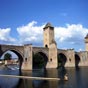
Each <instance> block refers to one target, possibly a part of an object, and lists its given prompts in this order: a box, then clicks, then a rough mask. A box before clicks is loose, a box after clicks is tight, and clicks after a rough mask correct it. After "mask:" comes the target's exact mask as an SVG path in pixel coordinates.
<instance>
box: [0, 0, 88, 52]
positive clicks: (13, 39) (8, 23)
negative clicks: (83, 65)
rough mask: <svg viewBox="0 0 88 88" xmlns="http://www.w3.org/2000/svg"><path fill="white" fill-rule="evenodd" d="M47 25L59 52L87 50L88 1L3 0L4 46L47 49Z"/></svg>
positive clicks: (0, 0) (1, 40)
mask: <svg viewBox="0 0 88 88" xmlns="http://www.w3.org/2000/svg"><path fill="white" fill-rule="evenodd" d="M47 22H50V23H51V24H52V26H54V30H55V40H56V42H57V47H58V48H59V49H71V48H74V50H75V51H81V50H82V51H84V50H85V43H84V37H85V36H86V34H87V33H88V0H0V44H15V45H21V44H33V46H43V27H44V26H45V24H46V23H47Z"/></svg>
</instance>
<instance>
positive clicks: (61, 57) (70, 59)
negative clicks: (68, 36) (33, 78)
mask: <svg viewBox="0 0 88 88" xmlns="http://www.w3.org/2000/svg"><path fill="white" fill-rule="evenodd" d="M43 38H44V39H43V40H44V41H43V42H44V47H33V46H32V45H31V44H26V45H22V46H16V45H0V57H1V56H2V55H3V54H4V53H5V52H6V51H8V50H10V51H12V52H14V53H15V54H16V55H17V56H18V58H19V61H20V68H21V69H22V70H32V68H33V65H34V63H33V61H34V58H35V60H36V57H34V56H36V54H37V55H40V56H41V58H43V60H44V61H45V62H46V63H45V64H44V66H45V67H46V68H57V67H58V66H65V67H75V66H88V34H87V36H86V37H85V46H86V48H85V50H86V51H80V52H75V51H74V49H66V50H62V49H58V48H57V43H56V41H55V38H54V27H53V26H52V25H51V24H50V23H47V24H46V25H45V27H44V28H43ZM37 60H38V58H37ZM37 60H36V61H37Z"/></svg>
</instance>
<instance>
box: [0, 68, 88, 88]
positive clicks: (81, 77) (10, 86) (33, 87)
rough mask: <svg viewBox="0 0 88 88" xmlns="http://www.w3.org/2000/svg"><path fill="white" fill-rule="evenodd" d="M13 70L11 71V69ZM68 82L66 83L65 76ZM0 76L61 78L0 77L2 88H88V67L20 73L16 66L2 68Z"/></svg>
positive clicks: (0, 87) (0, 86)
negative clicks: (48, 78)
mask: <svg viewBox="0 0 88 88" xmlns="http://www.w3.org/2000/svg"><path fill="white" fill-rule="evenodd" d="M10 68H11V69H10ZM66 73H67V74H68V81H64V80H63V77H64V74H66ZM0 74H9V75H25V76H35V77H36V76H37V77H53V78H61V79H62V80H60V81H55V80H54V81H52V80H50V81H47V80H30V79H19V78H6V77H0V88H88V67H81V68H79V69H75V68H66V69H62V68H60V69H47V70H43V69H42V70H33V71H25V72H21V73H20V72H19V69H18V68H17V67H16V66H12V67H9V68H3V69H2V68H0Z"/></svg>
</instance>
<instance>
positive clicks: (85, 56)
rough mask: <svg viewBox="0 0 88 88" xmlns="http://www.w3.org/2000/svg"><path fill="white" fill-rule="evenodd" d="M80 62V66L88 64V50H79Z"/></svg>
mask: <svg viewBox="0 0 88 88" xmlns="http://www.w3.org/2000/svg"><path fill="white" fill-rule="evenodd" d="M79 57H80V62H79V66H88V52H86V51H83V52H79Z"/></svg>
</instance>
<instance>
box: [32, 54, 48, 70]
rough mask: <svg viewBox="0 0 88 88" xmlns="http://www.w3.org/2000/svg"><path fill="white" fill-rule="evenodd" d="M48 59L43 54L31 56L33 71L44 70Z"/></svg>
mask: <svg viewBox="0 0 88 88" xmlns="http://www.w3.org/2000/svg"><path fill="white" fill-rule="evenodd" d="M47 61H48V58H47V56H46V54H44V53H43V52H38V53H36V54H33V69H41V68H46V64H47Z"/></svg>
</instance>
